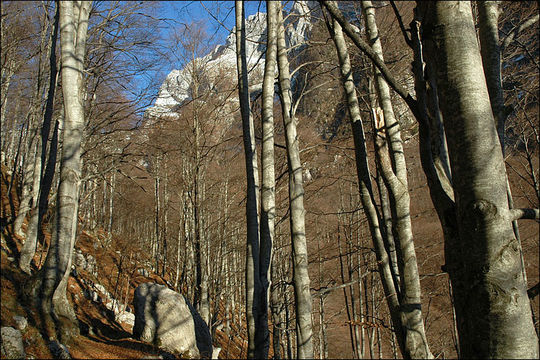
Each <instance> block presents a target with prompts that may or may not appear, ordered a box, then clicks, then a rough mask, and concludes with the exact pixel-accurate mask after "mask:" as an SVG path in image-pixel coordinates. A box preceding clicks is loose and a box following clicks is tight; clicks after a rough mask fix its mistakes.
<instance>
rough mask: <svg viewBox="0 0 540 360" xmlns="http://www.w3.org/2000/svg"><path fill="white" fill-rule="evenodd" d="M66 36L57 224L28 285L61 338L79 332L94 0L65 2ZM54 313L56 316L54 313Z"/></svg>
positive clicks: (63, 42)
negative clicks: (72, 285)
mask: <svg viewBox="0 0 540 360" xmlns="http://www.w3.org/2000/svg"><path fill="white" fill-rule="evenodd" d="M59 5H60V41H61V46H62V49H61V54H62V90H63V93H64V107H65V112H66V116H65V120H64V129H63V132H62V135H63V136H62V137H63V148H62V158H61V166H60V184H59V189H58V205H57V214H56V224H55V229H54V232H53V237H52V239H51V245H50V248H49V252H48V253H47V258H46V259H45V264H44V266H43V268H42V269H41V270H40V271H39V272H38V273H37V274H36V275H35V276H34V277H33V278H32V281H30V283H29V287H28V288H27V293H29V294H31V298H33V299H39V301H40V309H41V313H42V315H43V317H44V320H45V324H46V328H47V329H48V332H49V334H48V335H49V337H53V338H55V337H56V335H55V334H54V333H51V329H52V328H53V327H51V326H52V324H53V319H56V321H57V327H58V331H59V333H60V338H61V341H65V339H64V338H66V339H67V338H69V337H70V336H72V334H73V333H75V332H77V331H78V327H77V325H76V323H77V319H76V317H75V313H74V311H73V308H72V307H71V305H70V303H69V302H68V300H67V297H66V287H67V280H68V277H69V272H70V268H71V258H72V254H73V246H74V244H75V236H76V231H77V223H78V216H77V214H78V208H79V185H80V179H81V163H80V161H81V158H80V157H81V141H82V136H83V134H82V133H83V129H84V111H83V97H82V95H83V70H84V69H83V64H84V53H85V44H86V32H87V28H88V17H89V14H90V6H91V2H89V1H77V2H76V3H72V2H61V3H60V4H59ZM53 314H54V315H53Z"/></svg>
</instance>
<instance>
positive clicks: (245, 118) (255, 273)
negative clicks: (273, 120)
mask: <svg viewBox="0 0 540 360" xmlns="http://www.w3.org/2000/svg"><path fill="white" fill-rule="evenodd" d="M235 9H236V67H237V73H238V97H239V99H240V114H241V117H242V132H243V139H244V154H245V161H246V177H247V199H246V219H247V247H246V250H247V252H246V320H247V330H248V349H247V357H248V358H250V359H253V358H256V355H257V353H258V351H259V349H258V348H257V347H256V344H257V342H256V340H255V339H256V332H257V328H258V327H259V324H258V320H259V319H260V318H259V316H258V314H259V313H260V311H261V309H260V303H261V297H262V296H266V294H264V293H262V292H261V282H260V277H259V266H260V264H259V214H258V208H259V204H258V203H259V195H258V194H259V175H258V168H257V153H256V152H255V130H254V126H253V119H252V117H251V111H250V105H249V87H248V74H247V60H246V28H245V16H244V4H243V1H240V0H237V1H236V2H235ZM265 310H266V309H265Z"/></svg>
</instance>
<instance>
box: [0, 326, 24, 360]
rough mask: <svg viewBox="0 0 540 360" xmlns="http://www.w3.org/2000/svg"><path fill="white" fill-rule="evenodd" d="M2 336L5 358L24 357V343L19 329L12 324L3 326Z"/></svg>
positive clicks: (3, 356)
mask: <svg viewBox="0 0 540 360" xmlns="http://www.w3.org/2000/svg"><path fill="white" fill-rule="evenodd" d="M0 332H1V338H2V358H3V359H24V358H26V353H25V352H24V345H23V340H22V334H21V332H20V331H19V330H17V329H15V328H12V327H10V326H3V327H2V329H1V330H0Z"/></svg>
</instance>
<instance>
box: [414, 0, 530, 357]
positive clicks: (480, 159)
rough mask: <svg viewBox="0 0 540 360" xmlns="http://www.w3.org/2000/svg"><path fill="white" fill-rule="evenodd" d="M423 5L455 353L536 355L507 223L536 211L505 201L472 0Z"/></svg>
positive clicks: (518, 262)
mask: <svg viewBox="0 0 540 360" xmlns="http://www.w3.org/2000/svg"><path fill="white" fill-rule="evenodd" d="M424 6H425V7H424ZM423 7H424V9H425V10H426V11H427V12H426V15H427V16H426V18H425V19H424V22H423V27H424V28H429V29H433V30H432V32H431V33H427V34H425V35H424V38H425V39H426V41H433V44H434V47H435V49H436V50H437V51H436V55H435V61H436V67H437V70H438V71H437V86H438V88H439V91H440V96H441V97H443V98H444V99H445V101H444V102H441V109H442V113H443V117H444V123H445V129H446V134H447V141H448V148H449V153H450V161H451V166H452V175H453V180H454V181H453V188H454V193H455V201H456V220H457V228H458V231H459V236H460V239H459V241H456V242H455V244H454V245H455V247H454V248H452V249H451V251H452V253H453V255H452V257H451V259H452V260H453V261H452V262H451V263H447V268H448V273H449V275H450V278H451V280H452V289H453V293H454V301H455V306H456V317H457V324H458V332H459V335H460V339H459V341H460V350H461V351H460V353H461V356H464V357H495V358H522V357H523V358H535V357H538V337H537V335H536V332H535V330H534V325H533V323H532V316H531V310H530V305H529V300H528V296H527V288H526V284H525V279H524V278H523V276H522V265H521V259H520V252H519V248H520V246H519V243H518V242H517V239H516V238H515V235H514V232H513V228H512V220H514V219H516V218H522V217H527V216H532V217H534V216H535V214H534V212H526V211H519V210H511V209H509V207H508V201H507V196H506V193H507V191H506V190H507V184H506V173H505V167H504V159H503V156H502V149H501V144H500V141H499V136H498V132H497V127H496V126H495V124H496V123H495V120H494V116H493V111H492V107H493V105H494V104H492V103H491V102H490V93H489V92H488V87H487V85H486V79H485V78H484V71H483V70H482V56H481V53H480V49H479V45H478V42H477V38H476V31H475V26H474V21H473V18H472V12H471V6H470V3H468V2H443V1H440V2H436V3H430V4H423ZM492 101H493V100H492ZM495 105H496V104H495ZM527 214H528V215H527ZM536 217H538V215H537V214H536ZM510 299H511V300H510Z"/></svg>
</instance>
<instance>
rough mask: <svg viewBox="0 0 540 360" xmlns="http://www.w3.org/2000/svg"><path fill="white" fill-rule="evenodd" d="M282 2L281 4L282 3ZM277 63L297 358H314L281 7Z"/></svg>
mask: <svg viewBox="0 0 540 360" xmlns="http://www.w3.org/2000/svg"><path fill="white" fill-rule="evenodd" d="M278 5H279V6H281V3H279V4H278ZM277 63H278V69H279V90H280V98H281V109H282V116H283V127H284V128H285V144H286V147H287V163H288V172H289V209H290V216H289V220H290V227H291V240H292V248H293V283H294V295H295V307H296V333H297V344H298V346H297V358H298V359H306V358H307V359H310V358H313V324H312V318H311V307H312V301H311V293H310V285H309V284H310V280H309V272H308V251H307V243H306V229H305V213H306V211H305V209H304V187H303V184H302V162H301V160H300V151H299V145H298V134H297V132H296V122H297V119H296V118H295V116H294V113H293V111H292V92H291V77H290V72H289V61H288V59H287V46H286V44H285V30H284V28H283V15H282V13H281V11H278V29H277Z"/></svg>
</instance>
